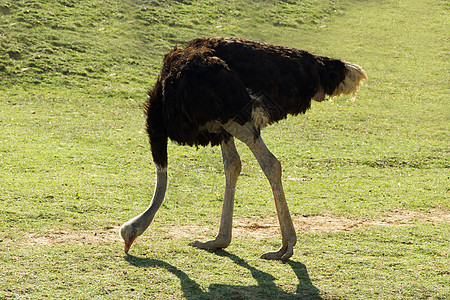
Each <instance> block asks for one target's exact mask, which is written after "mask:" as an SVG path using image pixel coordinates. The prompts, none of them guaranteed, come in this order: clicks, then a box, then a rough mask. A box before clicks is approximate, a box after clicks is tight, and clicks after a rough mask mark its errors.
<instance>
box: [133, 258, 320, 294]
mask: <svg viewBox="0 0 450 300" xmlns="http://www.w3.org/2000/svg"><path fill="white" fill-rule="evenodd" d="M214 253H215V254H216V255H218V256H222V257H228V258H229V259H230V260H231V261H233V262H234V263H235V264H236V265H238V266H240V267H243V268H246V269H247V270H249V271H250V273H251V274H252V276H253V278H254V279H255V280H256V281H257V283H258V285H256V286H242V285H226V284H211V285H210V286H209V287H208V291H207V292H205V291H204V290H203V289H202V287H201V286H200V285H199V284H198V283H197V282H195V281H194V280H192V279H191V278H189V276H188V275H187V274H186V273H184V272H183V271H182V270H180V269H178V268H177V267H175V266H173V265H171V264H169V263H167V262H165V261H162V260H157V259H152V258H141V257H137V256H133V255H129V254H128V255H127V256H126V258H125V260H126V261H127V262H128V263H130V264H131V265H133V266H136V267H159V268H165V269H166V270H167V271H169V272H170V273H172V274H173V275H175V276H177V277H178V279H179V280H180V284H181V290H182V291H183V296H184V297H185V298H186V299H308V300H313V299H322V297H320V295H319V290H318V289H317V288H316V287H315V286H314V285H313V284H312V283H311V280H310V278H309V275H308V271H307V269H306V266H305V265H304V264H302V263H300V262H295V261H288V262H287V263H286V264H288V265H289V266H290V267H291V268H292V270H293V271H294V273H295V275H296V276H297V278H298V281H299V283H298V285H297V290H296V293H295V294H290V293H287V292H285V291H283V290H281V289H279V288H278V287H277V286H276V285H275V282H274V281H275V279H276V278H275V277H274V276H272V275H270V274H268V273H266V272H263V271H261V270H258V269H256V268H255V267H253V266H251V265H249V264H248V263H247V262H246V261H245V260H243V259H242V258H240V257H238V256H236V255H234V254H231V253H229V252H227V251H225V250H217V251H214Z"/></svg>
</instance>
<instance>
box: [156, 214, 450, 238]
mask: <svg viewBox="0 0 450 300" xmlns="http://www.w3.org/2000/svg"><path fill="white" fill-rule="evenodd" d="M292 221H293V223H294V227H295V229H296V231H297V233H300V234H307V233H333V232H340V231H350V230H355V229H358V228H360V227H361V226H364V225H378V226H401V225H407V224H413V223H415V222H439V221H442V222H447V223H450V213H448V212H447V213H445V212H438V211H435V212H429V213H420V212H413V211H395V212H392V213H391V214H390V215H388V216H386V217H384V218H380V219H369V218H366V219H364V218H345V217H332V216H327V215H319V216H301V215H293V216H292ZM161 230H162V231H163V232H164V234H167V235H168V236H170V237H173V238H185V237H191V238H199V237H202V236H214V235H215V233H216V231H217V230H218V227H216V228H213V227H206V226H199V225H183V226H179V227H171V228H170V230H169V228H164V227H163V228H161ZM279 232H280V227H279V223H278V219H277V217H276V216H266V217H264V218H263V219H256V218H238V217H237V218H235V220H234V222H233V235H234V236H249V237H253V238H268V237H273V236H276V235H278V234H279Z"/></svg>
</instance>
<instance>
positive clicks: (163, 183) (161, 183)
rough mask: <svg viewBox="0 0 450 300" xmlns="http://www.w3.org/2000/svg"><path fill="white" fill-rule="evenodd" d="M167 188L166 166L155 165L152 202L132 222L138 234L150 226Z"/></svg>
mask: <svg viewBox="0 0 450 300" xmlns="http://www.w3.org/2000/svg"><path fill="white" fill-rule="evenodd" d="M166 188H167V168H166V167H164V168H162V167H157V169H156V187H155V192H154V193H153V198H152V202H151V203H150V205H149V206H148V207H147V209H146V210H145V211H144V212H143V213H141V214H140V215H138V216H137V217H136V218H135V220H134V223H135V224H136V225H137V227H138V228H139V232H138V235H141V234H142V233H143V232H144V231H145V230H146V229H147V228H148V226H150V223H151V222H152V220H153V217H154V216H155V214H156V212H157V211H158V209H159V207H160V206H161V204H162V202H163V200H164V195H165V193H166Z"/></svg>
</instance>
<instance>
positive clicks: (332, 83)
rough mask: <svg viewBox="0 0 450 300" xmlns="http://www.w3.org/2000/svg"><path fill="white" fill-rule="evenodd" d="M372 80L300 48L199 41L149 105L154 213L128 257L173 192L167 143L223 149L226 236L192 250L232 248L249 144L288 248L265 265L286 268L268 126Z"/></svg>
mask: <svg viewBox="0 0 450 300" xmlns="http://www.w3.org/2000/svg"><path fill="white" fill-rule="evenodd" d="M366 78H367V76H366V73H365V72H364V71H363V70H362V69H361V67H359V66H357V65H355V64H352V63H348V62H345V61H341V60H337V59H331V58H327V57H323V56H315V55H312V54H310V53H308V52H306V51H301V50H298V49H294V48H289V47H282V46H274V45H270V44H265V43H259V42H254V41H249V40H244V39H237V38H200V39H195V40H192V41H191V42H189V43H188V44H187V46H185V47H184V48H183V49H181V48H177V47H175V49H174V50H172V51H171V52H169V53H168V54H167V55H166V56H165V58H164V63H163V67H162V70H161V74H160V76H159V78H158V80H157V82H156V84H155V86H154V88H153V89H152V90H151V91H149V98H148V101H147V102H146V114H147V132H148V135H149V140H150V147H151V152H152V156H153V161H154V162H155V165H156V170H157V172H156V178H157V183H156V188H155V192H154V195H153V199H152V201H151V203H150V205H149V207H148V208H147V209H146V210H145V211H144V212H143V213H141V214H140V215H138V216H136V217H134V218H132V219H131V220H129V221H127V222H126V223H124V224H123V225H122V227H121V228H120V233H121V235H122V237H123V239H124V240H125V252H128V250H129V249H130V246H131V244H132V243H133V241H134V240H135V238H136V237H137V236H139V235H141V234H142V233H143V232H144V231H145V230H146V229H147V227H148V226H149V225H150V223H151V221H152V220H153V217H154V215H155V213H156V211H157V210H158V208H159V207H160V205H161V203H162V202H163V199H164V195H165V191H166V187H167V141H168V139H171V140H173V141H175V142H177V143H178V144H180V145H189V146H193V145H195V146H198V145H202V146H205V145H208V144H211V145H212V146H215V145H220V147H221V150H222V157H223V165H224V171H225V180H226V185H225V195H224V200H223V208H222V217H221V220H220V227H219V233H218V234H217V236H216V238H215V239H213V240H210V241H206V242H201V241H193V242H191V243H190V245H191V246H194V247H198V248H202V249H210V250H215V249H221V248H225V247H227V246H228V245H229V244H230V242H231V230H232V216H233V203H234V193H235V189H236V182H237V178H238V176H239V173H240V171H241V161H240V158H239V154H238V152H237V151H236V147H235V143H234V139H235V138H237V139H238V140H240V141H242V142H243V143H245V144H246V145H247V146H248V147H249V148H250V150H251V151H252V153H253V154H254V156H255V157H256V159H257V161H258V163H259V164H260V166H261V168H262V170H263V172H264V174H265V175H266V177H267V179H268V180H269V182H270V185H271V187H272V191H273V196H274V200H275V206H276V210H277V214H278V220H279V223H280V227H281V236H282V246H281V248H280V249H279V250H278V251H276V252H268V253H265V254H263V255H262V258H265V259H276V260H287V259H288V258H289V257H291V256H292V254H293V248H294V245H295V243H296V240H297V237H296V234H295V229H294V226H293V224H292V220H291V217H290V214H289V210H288V206H287V203H286V199H285V196H284V192H283V186H282V181H281V164H280V162H279V161H278V160H277V158H276V157H275V156H274V155H273V154H272V153H271V152H270V151H269V149H268V148H267V147H266V145H265V144H264V142H263V140H262V139H261V136H260V130H261V128H263V127H264V126H266V125H269V124H271V123H274V122H277V121H279V120H281V119H283V118H286V117H287V116H288V115H297V114H300V113H304V112H305V111H306V110H308V109H309V108H310V105H311V100H315V101H319V102H320V101H323V100H324V98H325V95H329V96H330V97H336V96H339V95H341V94H353V95H355V93H356V91H357V90H358V88H359V85H360V83H361V81H362V80H364V79H366Z"/></svg>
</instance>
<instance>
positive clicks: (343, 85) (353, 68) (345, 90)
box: [330, 61, 367, 98]
mask: <svg viewBox="0 0 450 300" xmlns="http://www.w3.org/2000/svg"><path fill="white" fill-rule="evenodd" d="M344 65H345V69H346V70H345V71H346V72H345V77H344V80H342V81H341V82H340V83H339V85H338V86H337V87H336V88H335V89H334V91H333V92H332V93H331V95H330V97H331V98H334V97H339V96H340V95H342V94H344V95H349V94H352V96H353V98H355V96H356V92H357V91H358V89H359V86H360V85H361V82H362V81H363V80H366V79H367V74H366V72H364V70H363V69H362V68H361V67H360V66H358V65H356V64H353V63H350V62H346V61H344Z"/></svg>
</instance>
